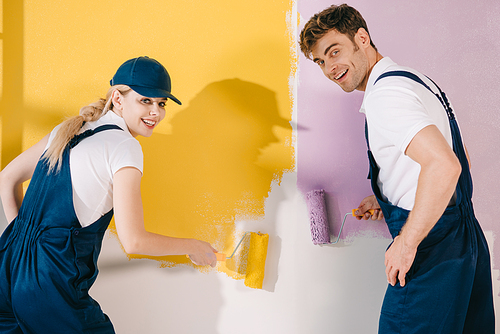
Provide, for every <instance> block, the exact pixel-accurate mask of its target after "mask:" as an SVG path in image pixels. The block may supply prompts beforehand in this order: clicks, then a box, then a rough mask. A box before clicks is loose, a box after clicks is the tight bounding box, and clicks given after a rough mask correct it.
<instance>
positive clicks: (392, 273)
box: [385, 125, 461, 286]
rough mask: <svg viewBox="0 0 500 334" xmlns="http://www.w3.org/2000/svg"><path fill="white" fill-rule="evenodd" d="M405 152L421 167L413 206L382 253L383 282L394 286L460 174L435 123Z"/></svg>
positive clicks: (403, 283) (439, 213)
mask: <svg viewBox="0 0 500 334" xmlns="http://www.w3.org/2000/svg"><path fill="white" fill-rule="evenodd" d="M405 153H406V155H407V156H409V157H410V158H411V159H413V160H414V161H416V162H417V163H419V164H420V166H421V170H420V175H419V178H418V185H417V192H416V196H415V205H414V207H413V210H412V211H411V212H410V215H409V216H408V220H407V221H406V224H405V225H404V226H403V228H402V230H401V232H400V234H399V236H397V237H396V238H395V239H394V242H393V244H392V245H391V247H390V248H389V249H388V250H387V252H386V255H385V266H386V274H387V281H388V282H389V284H391V285H395V284H396V282H397V279H399V282H400V284H401V286H404V285H405V284H406V282H405V275H406V273H407V272H408V270H410V267H411V265H412V264H413V261H414V259H415V254H416V252H417V247H418V245H419V244H420V242H421V241H422V240H423V239H424V238H425V237H426V236H427V234H428V233H429V232H430V230H431V229H432V228H433V227H434V225H435V224H436V222H437V221H438V220H439V218H440V217H441V215H442V214H443V212H444V210H445V209H446V207H447V205H448V203H449V201H450V199H451V197H452V196H453V193H454V191H455V188H456V184H457V181H458V178H459V176H460V173H461V165H460V162H459V160H458V159H457V157H456V155H455V153H454V152H453V150H452V149H451V147H450V146H449V145H448V143H447V142H446V140H445V138H444V137H443V135H442V134H441V132H440V131H439V129H438V128H437V127H436V126H435V125H429V126H427V127H425V128H423V129H422V130H420V132H418V133H417V134H416V135H415V137H414V138H413V139H412V141H411V142H410V144H409V145H408V147H407V148H406V152H405Z"/></svg>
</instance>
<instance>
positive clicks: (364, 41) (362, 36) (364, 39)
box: [354, 28, 370, 47]
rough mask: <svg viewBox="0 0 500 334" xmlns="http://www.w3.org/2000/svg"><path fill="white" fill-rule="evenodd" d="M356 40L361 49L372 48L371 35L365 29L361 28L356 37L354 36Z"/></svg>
mask: <svg viewBox="0 0 500 334" xmlns="http://www.w3.org/2000/svg"><path fill="white" fill-rule="evenodd" d="M354 40H355V41H356V42H357V43H358V45H359V46H360V47H368V46H370V35H369V34H368V31H366V30H365V28H359V29H358V32H356V35H354Z"/></svg>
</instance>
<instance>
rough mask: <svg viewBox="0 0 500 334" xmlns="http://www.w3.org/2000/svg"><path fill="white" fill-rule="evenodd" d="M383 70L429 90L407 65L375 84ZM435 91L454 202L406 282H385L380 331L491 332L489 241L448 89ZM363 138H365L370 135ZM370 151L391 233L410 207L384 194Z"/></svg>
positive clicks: (402, 333) (426, 241)
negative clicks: (453, 165)
mask: <svg viewBox="0 0 500 334" xmlns="http://www.w3.org/2000/svg"><path fill="white" fill-rule="evenodd" d="M386 76H404V77H407V78H409V79H412V80H415V81H417V82H418V83H420V84H423V85H424V86H425V87H427V88H428V89H429V90H430V91H431V92H432V90H431V88H430V87H428V86H427V85H426V84H425V83H424V82H423V81H422V80H420V78H419V77H418V76H416V75H414V74H413V73H410V72H406V71H393V72H386V73H384V74H382V75H381V76H380V77H379V78H378V79H377V80H376V81H375V84H376V83H377V81H378V80H380V79H382V78H383V77H386ZM436 87H437V86H436ZM438 89H439V87H438ZM439 92H440V94H435V93H434V92H433V94H435V95H436V96H437V98H438V99H439V100H440V101H441V103H442V104H443V106H444V108H445V110H446V112H447V113H448V118H449V121H450V127H451V134H452V139H453V150H454V152H455V154H456V155H457V157H458V159H459V160H460V164H461V165H462V173H461V175H460V178H459V181H458V184H457V187H456V195H457V196H456V203H455V204H454V205H450V206H448V208H447V209H446V210H445V212H444V214H443V215H442V217H441V218H440V219H439V221H438V222H437V223H436V225H435V226H434V228H433V229H432V230H431V232H430V233H429V235H428V236H427V237H426V238H425V239H424V240H423V241H422V243H421V244H420V245H419V247H418V251H417V255H416V257H415V260H414V263H413V265H412V267H411V268H410V270H409V272H408V273H407V275H406V282H407V284H406V285H405V286H404V287H401V285H400V284H399V283H397V284H396V285H395V286H391V285H388V287H387V291H386V295H385V298H384V302H383V305H382V310H381V315H380V322H379V333H380V334H388V333H400V334H412V333H420V334H436V333H446V334H461V333H470V334H479V333H481V334H494V332H495V319H494V317H495V315H494V310H493V294H492V283H491V267H490V266H491V264H490V255H489V251H488V245H487V243H486V240H485V238H484V235H483V232H482V230H481V227H480V226H479V223H478V221H477V220H476V217H475V216H474V210H473V207H472V201H471V198H472V179H471V175H470V171H469V164H468V160H467V156H466V154H465V151H464V147H463V144H462V139H461V136H460V131H459V129H458V125H457V122H456V120H455V116H454V115H453V112H452V109H451V108H450V106H449V103H448V100H447V98H446V95H445V94H444V93H443V92H442V91H441V90H440V89H439ZM366 135H367V129H366ZM366 138H367V143H368V135H367V137H366ZM368 148H369V145H368ZM368 156H369V159H370V176H369V178H371V185H372V189H373V192H374V194H375V195H376V197H377V199H378V202H379V204H380V207H381V209H382V212H383V213H384V216H385V221H386V223H387V225H388V227H389V231H390V233H391V235H392V237H393V238H394V237H396V236H397V235H398V234H399V232H400V230H401V228H402V227H403V225H404V224H405V222H406V219H407V218H408V214H409V211H407V210H405V209H402V208H399V207H397V206H394V205H391V204H390V203H388V202H386V201H384V200H383V197H382V195H381V192H380V189H379V188H378V186H377V178H378V173H379V168H378V166H377V163H376V162H375V159H374V158H373V155H372V154H371V151H370V150H368Z"/></svg>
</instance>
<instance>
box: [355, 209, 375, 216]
mask: <svg viewBox="0 0 500 334" xmlns="http://www.w3.org/2000/svg"><path fill="white" fill-rule="evenodd" d="M356 210H357V209H352V215H353V216H354V217H363V216H364V214H363V215H357V214H355V212H356ZM367 212H369V213H370V214H371V215H372V216H373V214H374V213H375V210H374V209H370V210H368V211H367ZM365 213H366V212H365Z"/></svg>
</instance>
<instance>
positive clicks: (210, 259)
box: [113, 167, 217, 267]
mask: <svg viewBox="0 0 500 334" xmlns="http://www.w3.org/2000/svg"><path fill="white" fill-rule="evenodd" d="M141 177H142V174H141V172H140V171H139V170H138V169H137V168H134V167H125V168H122V169H120V170H119V171H118V172H116V173H115V175H114V176H113V206H114V214H115V224H116V231H117V233H118V238H119V239H120V242H121V244H122V246H123V247H124V249H125V251H126V252H127V253H128V254H142V255H151V256H164V255H184V254H188V255H189V258H190V259H191V261H192V262H193V263H195V264H197V265H211V266H212V267H214V266H215V265H216V263H217V260H216V258H215V255H214V252H217V251H216V250H215V249H214V248H212V246H210V244H209V243H208V242H205V241H200V240H196V239H186V238H174V237H168V236H164V235H160V234H156V233H151V232H148V231H146V229H145V227H144V215H143V208H142V198H141Z"/></svg>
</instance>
